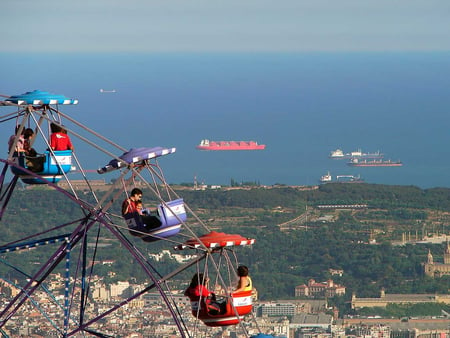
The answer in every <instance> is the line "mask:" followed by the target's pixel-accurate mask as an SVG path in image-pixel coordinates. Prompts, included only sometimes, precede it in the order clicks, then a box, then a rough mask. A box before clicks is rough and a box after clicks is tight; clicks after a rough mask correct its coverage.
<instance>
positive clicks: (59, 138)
mask: <svg viewBox="0 0 450 338" xmlns="http://www.w3.org/2000/svg"><path fill="white" fill-rule="evenodd" d="M50 129H51V131H52V134H51V135H50V147H51V148H52V150H54V151H59V150H73V145H72V142H71V141H70V137H69V135H67V131H66V130H65V129H64V128H62V127H60V126H58V125H56V124H54V123H52V124H51V125H50Z"/></svg>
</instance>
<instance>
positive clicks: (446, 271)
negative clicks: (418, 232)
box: [424, 240, 450, 278]
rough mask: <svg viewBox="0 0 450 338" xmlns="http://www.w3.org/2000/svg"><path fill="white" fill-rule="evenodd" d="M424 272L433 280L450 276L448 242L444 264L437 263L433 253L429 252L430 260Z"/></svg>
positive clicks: (449, 247)
mask: <svg viewBox="0 0 450 338" xmlns="http://www.w3.org/2000/svg"><path fill="white" fill-rule="evenodd" d="M424 272H425V274H426V275H427V276H430V277H433V278H434V277H441V276H445V275H450V243H449V241H448V240H447V245H446V247H445V249H444V263H435V262H434V260H433V255H432V254H431V251H430V250H428V260H427V262H426V263H425V264H424Z"/></svg>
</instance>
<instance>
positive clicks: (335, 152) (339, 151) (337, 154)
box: [328, 149, 384, 160]
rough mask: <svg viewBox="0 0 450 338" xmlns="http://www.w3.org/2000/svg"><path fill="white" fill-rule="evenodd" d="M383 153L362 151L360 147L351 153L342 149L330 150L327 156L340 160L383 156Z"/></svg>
mask: <svg viewBox="0 0 450 338" xmlns="http://www.w3.org/2000/svg"><path fill="white" fill-rule="evenodd" d="M383 156H384V154H382V153H381V152H379V151H377V152H375V153H363V152H362V151H361V149H358V150H357V151H352V152H351V153H344V152H343V151H342V149H336V150H333V151H332V152H330V155H329V156H328V157H329V158H332V159H335V160H340V159H351V158H378V159H380V158H383Z"/></svg>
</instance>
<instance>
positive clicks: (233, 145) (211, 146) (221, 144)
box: [196, 140, 266, 150]
mask: <svg viewBox="0 0 450 338" xmlns="http://www.w3.org/2000/svg"><path fill="white" fill-rule="evenodd" d="M196 148H197V149H200V150H264V149H265V148H266V145H265V144H258V143H257V142H255V141H210V140H202V141H201V142H200V144H199V145H198V146H196Z"/></svg>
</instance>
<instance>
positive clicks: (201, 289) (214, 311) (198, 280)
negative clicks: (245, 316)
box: [184, 273, 224, 315]
mask: <svg viewBox="0 0 450 338" xmlns="http://www.w3.org/2000/svg"><path fill="white" fill-rule="evenodd" d="M208 282H209V278H207V277H205V276H204V275H203V274H202V273H196V274H195V275H194V277H192V280H191V283H190V284H189V287H188V288H187V289H186V291H185V292H184V295H185V296H186V297H189V299H190V300H191V302H192V301H201V300H203V302H204V304H205V305H206V308H207V310H208V311H207V312H208V314H210V315H219V314H222V313H223V312H224V306H223V304H220V303H218V302H217V301H216V295H215V294H214V293H213V292H211V291H209V290H208Z"/></svg>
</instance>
